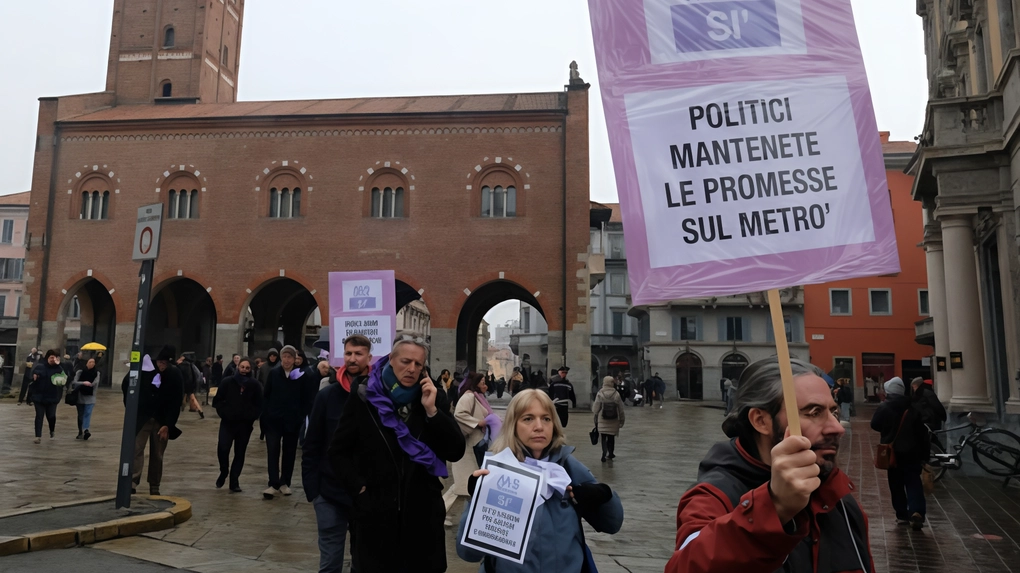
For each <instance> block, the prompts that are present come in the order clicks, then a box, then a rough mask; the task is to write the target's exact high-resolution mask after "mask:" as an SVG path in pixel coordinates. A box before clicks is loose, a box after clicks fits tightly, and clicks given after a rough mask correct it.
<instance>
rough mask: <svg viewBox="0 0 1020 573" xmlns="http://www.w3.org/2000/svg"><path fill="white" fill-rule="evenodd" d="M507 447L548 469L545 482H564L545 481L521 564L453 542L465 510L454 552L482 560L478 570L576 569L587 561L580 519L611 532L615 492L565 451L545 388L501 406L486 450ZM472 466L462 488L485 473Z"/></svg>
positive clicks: (619, 511) (618, 509)
mask: <svg viewBox="0 0 1020 573" xmlns="http://www.w3.org/2000/svg"><path fill="white" fill-rule="evenodd" d="M508 448H509V449H510V451H511V452H512V453H513V455H514V456H516V457H517V459H518V460H519V461H521V462H523V463H526V464H529V465H533V466H536V467H539V468H541V469H542V471H543V472H545V473H547V474H549V475H548V477H549V478H551V479H547V480H546V481H547V483H552V484H555V483H567V482H569V484H570V485H567V486H565V488H564V489H563V490H562V491H560V490H559V489H556V487H555V486H548V487H547V488H546V491H544V492H542V499H543V501H542V504H541V505H539V506H538V507H537V508H536V509H535V521H534V525H533V527H532V531H531V541H530V542H529V543H528V548H527V553H526V554H525V557H524V563H523V564H517V563H514V562H511V561H507V560H503V559H497V558H495V557H491V556H485V555H483V554H482V553H479V552H477V551H475V550H473V549H471V548H468V547H465V546H463V545H461V544H460V543H459V540H460V539H461V538H462V537H463V535H462V534H463V532H464V527H465V526H466V522H467V515H468V511H467V510H465V511H464V514H463V515H462V516H461V519H460V531H458V533H457V540H458V543H457V555H459V556H460V558H461V559H464V560H465V561H470V562H478V561H483V560H484V561H485V562H484V563H483V564H482V568H481V569H480V571H495V572H497V573H504V572H514V573H516V572H536V573H537V572H541V571H546V572H548V571H556V572H557V573H580V572H581V571H585V570H586V564H587V563H589V562H590V560H591V553H590V552H589V551H588V548H587V546H586V545H585V541H584V531H583V530H582V528H581V519H582V518H584V520H585V521H587V522H588V523H589V525H591V526H592V527H593V528H594V529H595V530H596V531H601V532H605V533H616V532H617V531H619V530H620V527H621V526H622V525H623V505H622V504H621V502H620V498H619V496H617V495H616V493H615V492H613V490H612V489H611V488H610V487H609V486H608V485H606V484H601V483H598V482H597V481H596V480H595V477H594V476H593V475H592V474H591V472H590V471H588V468H586V467H585V466H584V464H582V463H581V462H579V461H577V459H575V458H574V456H573V455H571V453H572V452H573V451H574V448H573V446H568V445H566V436H564V434H563V427H562V426H561V425H560V421H559V416H557V415H556V408H555V407H554V406H553V402H552V400H551V399H550V398H549V396H548V395H547V394H546V393H545V392H540V391H538V390H523V391H521V392H519V393H518V394H517V395H516V396H514V398H513V400H511V401H510V405H509V406H507V413H506V420H504V422H503V428H502V430H501V431H500V433H499V436H498V437H497V438H496V440H495V441H494V442H493V445H492V448H491V449H490V451H493V452H501V451H503V450H505V449H508ZM488 473H489V472H488V470H478V471H476V472H474V473H473V474H472V478H473V479H471V480H470V483H469V484H468V489H469V490H471V489H473V486H474V482H475V479H474V478H477V477H480V476H483V475H486V474H488Z"/></svg>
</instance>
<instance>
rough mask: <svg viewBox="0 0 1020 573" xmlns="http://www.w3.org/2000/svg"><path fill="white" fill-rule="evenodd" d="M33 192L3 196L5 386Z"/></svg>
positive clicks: (0, 352) (0, 264)
mask: <svg viewBox="0 0 1020 573" xmlns="http://www.w3.org/2000/svg"><path fill="white" fill-rule="evenodd" d="M29 199H30V193H29V192H28V191H26V192H24V193H13V194H11V195H4V196H2V197H0V224H2V228H0V360H2V366H3V370H2V371H3V377H4V382H3V383H2V385H3V386H5V387H6V386H7V385H8V384H9V383H10V381H11V380H12V377H13V375H14V370H13V369H14V365H15V362H17V361H16V360H15V353H16V351H15V349H16V346H17V343H18V317H19V316H20V315H21V295H22V273H23V272H24V268H25V245H26V244H27V235H26V226H27V224H28V205H29Z"/></svg>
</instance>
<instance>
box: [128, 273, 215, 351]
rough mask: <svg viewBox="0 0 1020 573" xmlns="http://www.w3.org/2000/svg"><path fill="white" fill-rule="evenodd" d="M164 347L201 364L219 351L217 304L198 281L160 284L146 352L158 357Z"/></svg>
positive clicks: (152, 305)
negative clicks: (167, 346)
mask: <svg viewBox="0 0 1020 573" xmlns="http://www.w3.org/2000/svg"><path fill="white" fill-rule="evenodd" d="M164 345H170V346H173V347H174V349H175V350H176V351H177V355H178V356H180V355H181V354H184V353H186V352H191V353H194V355H195V359H196V360H198V361H201V360H205V358H206V357H208V356H212V355H213V354H214V350H215V348H216V303H215V302H214V301H213V298H212V296H210V295H209V292H208V290H207V289H206V288H205V287H203V286H202V285H201V284H199V283H198V282H196V281H195V280H194V279H191V278H187V277H175V278H171V279H169V280H166V281H163V282H162V283H159V284H157V285H156V286H155V287H154V288H153V293H152V296H151V298H150V301H149V316H148V317H147V318H146V321H145V350H144V351H145V352H146V353H148V354H150V355H153V356H155V354H156V353H158V352H159V350H160V349H161V348H162V347H163V346H164Z"/></svg>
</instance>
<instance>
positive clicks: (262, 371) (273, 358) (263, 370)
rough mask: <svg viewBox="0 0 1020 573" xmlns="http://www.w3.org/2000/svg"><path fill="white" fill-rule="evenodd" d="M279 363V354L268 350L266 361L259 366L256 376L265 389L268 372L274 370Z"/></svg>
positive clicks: (276, 351)
mask: <svg viewBox="0 0 1020 573" xmlns="http://www.w3.org/2000/svg"><path fill="white" fill-rule="evenodd" d="M279 363H280V352H279V351H278V350H277V349H275V348H270V349H269V353H268V354H267V355H266V361H265V362H264V363H263V364H262V366H259V372H258V376H256V378H258V379H259V383H260V384H262V386H263V387H265V385H266V382H268V381H269V372H270V371H271V370H272V369H273V368H276V365H277V364H279Z"/></svg>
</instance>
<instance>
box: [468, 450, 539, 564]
mask: <svg viewBox="0 0 1020 573" xmlns="http://www.w3.org/2000/svg"><path fill="white" fill-rule="evenodd" d="M482 469H485V470H488V471H489V474H488V475H485V476H482V478H481V479H479V480H478V484H477V485H476V486H475V492H474V494H473V495H472V496H471V501H470V502H469V504H468V517H467V524H466V526H465V527H464V532H463V534H462V535H461V541H460V542H461V544H462V545H465V546H467V547H471V548H473V549H476V550H478V551H481V552H482V553H487V554H489V555H494V556H496V557H499V558H500V559H506V560H508V561H513V562H514V563H524V554H525V552H526V551H527V548H528V541H529V539H530V538H531V527H532V525H533V524H534V521H535V509H536V508H537V507H538V505H539V504H540V503H541V499H540V497H539V495H540V494H541V492H542V488H543V487H544V482H543V474H542V470H541V469H539V468H537V467H532V466H526V465H524V464H521V463H520V462H518V461H517V459H516V458H514V456H513V454H511V453H510V452H509V450H504V451H502V452H498V453H496V454H494V455H487V456H486V458H485V460H484V461H483V462H482Z"/></svg>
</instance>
